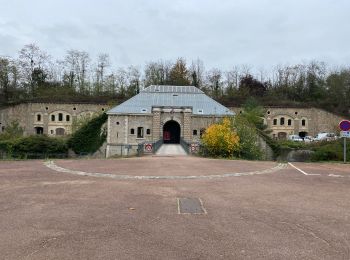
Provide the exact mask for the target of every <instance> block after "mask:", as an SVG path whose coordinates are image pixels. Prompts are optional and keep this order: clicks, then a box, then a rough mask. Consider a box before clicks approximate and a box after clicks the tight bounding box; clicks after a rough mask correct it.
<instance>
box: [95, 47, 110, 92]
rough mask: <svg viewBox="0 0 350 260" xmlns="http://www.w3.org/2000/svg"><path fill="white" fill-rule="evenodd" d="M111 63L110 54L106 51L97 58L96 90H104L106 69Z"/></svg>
mask: <svg viewBox="0 0 350 260" xmlns="http://www.w3.org/2000/svg"><path fill="white" fill-rule="evenodd" d="M110 65H111V63H110V58H109V55H108V54H106V53H101V54H99V55H98V58H97V68H96V79H97V82H96V83H97V84H96V90H95V91H96V92H97V93H101V92H103V91H104V77H105V74H106V69H107V68H108V67H109V66H110Z"/></svg>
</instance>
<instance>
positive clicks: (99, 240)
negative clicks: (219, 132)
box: [0, 156, 350, 260]
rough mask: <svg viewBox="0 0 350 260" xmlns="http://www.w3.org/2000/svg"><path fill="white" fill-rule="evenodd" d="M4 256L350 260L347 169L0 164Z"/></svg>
mask: <svg viewBox="0 0 350 260" xmlns="http://www.w3.org/2000/svg"><path fill="white" fill-rule="evenodd" d="M0 211H1V214H0V252H1V257H0V258H1V259H36V260H37V259H349V258H350V165H349V164H347V165H344V164H336V163H293V164H287V163H277V162H257V161H240V160H235V161H232V160H215V159H204V158H196V157H190V156H188V157H183V156H179V157H177V156H154V157H152V156H150V157H141V158H129V159H104V160H98V159H92V160H53V161H42V160H32V161H1V162H0Z"/></svg>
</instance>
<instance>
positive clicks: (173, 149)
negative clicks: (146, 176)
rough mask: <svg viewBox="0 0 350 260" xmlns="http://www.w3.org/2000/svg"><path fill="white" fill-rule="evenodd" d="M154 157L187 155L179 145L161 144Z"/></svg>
mask: <svg viewBox="0 0 350 260" xmlns="http://www.w3.org/2000/svg"><path fill="white" fill-rule="evenodd" d="M156 155H187V153H186V151H185V150H184V149H183V148H182V146H181V145H180V144H162V146H161V147H160V148H159V149H158V151H157V152H156Z"/></svg>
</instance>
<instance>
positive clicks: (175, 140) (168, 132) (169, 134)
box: [163, 120, 181, 144]
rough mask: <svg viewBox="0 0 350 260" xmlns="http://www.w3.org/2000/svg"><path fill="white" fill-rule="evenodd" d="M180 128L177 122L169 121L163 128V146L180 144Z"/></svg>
mask: <svg viewBox="0 0 350 260" xmlns="http://www.w3.org/2000/svg"><path fill="white" fill-rule="evenodd" d="M180 135H181V128H180V125H179V123H178V122H176V121H174V120H170V121H168V122H166V123H165V124H164V126H163V142H164V143H165V144H179V143H180Z"/></svg>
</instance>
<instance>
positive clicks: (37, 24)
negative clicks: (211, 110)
mask: <svg viewBox="0 0 350 260" xmlns="http://www.w3.org/2000/svg"><path fill="white" fill-rule="evenodd" d="M0 7H1V9H0V55H8V56H12V57H13V56H16V55H17V53H18V50H19V49H21V48H22V47H23V46H24V45H25V44H28V43H36V44H37V45H39V47H40V48H41V49H43V50H45V51H47V52H48V53H49V54H51V55H52V56H53V57H55V58H61V57H63V56H64V53H65V52H66V51H67V50H69V49H78V50H85V51H87V52H89V53H90V54H91V56H92V57H93V58H94V57H95V56H96V55H97V54H98V53H108V54H110V56H111V58H112V62H113V66H114V67H118V66H126V65H141V66H143V65H144V64H145V63H146V62H148V61H152V60H159V59H166V60H167V59H170V60H175V59H176V58H177V57H184V58H185V59H186V60H187V61H188V62H189V61H191V60H192V59H196V58H200V59H202V60H203V61H204V63H205V65H206V67H207V68H211V67H217V68H221V69H229V68H230V67H231V66H233V65H238V64H251V65H254V66H255V67H265V68H269V67H272V66H274V65H277V64H293V63H299V62H303V61H309V60H314V59H316V60H322V61H326V62H328V63H331V64H333V65H343V64H348V65H349V64H350V14H349V13H350V1H349V0H293V1H292V0H290V1H288V0H216V1H214V0H123V1H121V0H94V1H93V0H31V1H28V0H0Z"/></svg>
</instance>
